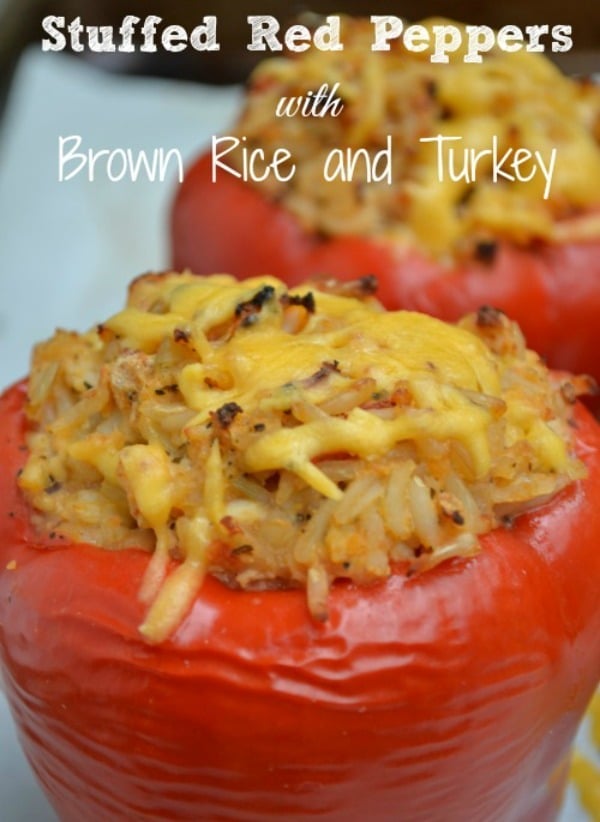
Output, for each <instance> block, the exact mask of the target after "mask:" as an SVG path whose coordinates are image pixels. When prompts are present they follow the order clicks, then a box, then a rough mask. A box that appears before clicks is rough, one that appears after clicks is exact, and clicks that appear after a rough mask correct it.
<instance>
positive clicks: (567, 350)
mask: <svg viewBox="0 0 600 822" xmlns="http://www.w3.org/2000/svg"><path fill="white" fill-rule="evenodd" d="M171 243H172V262H173V265H174V267H175V269H183V268H189V269H191V270H192V271H194V272H195V273H196V274H209V273H212V272H213V271H226V272H228V273H230V274H234V275H235V276H239V277H242V276H254V275H257V274H272V275H274V276H277V277H279V278H281V279H283V280H285V281H286V282H287V283H288V284H290V285H297V284H298V283H300V282H303V281H306V280H307V279H309V278H311V277H315V276H320V275H325V276H331V277H335V278H336V279H342V280H343V279H356V278H357V277H360V276H362V275H364V274H374V275H375V276H376V277H377V279H378V281H379V291H378V296H379V298H380V299H381V300H382V302H383V303H384V304H385V306H386V307H387V308H391V309H394V308H408V309H414V310H417V311H424V312H426V313H429V314H433V315H434V316H437V317H440V318H442V319H445V320H451V321H454V320H457V319H459V318H460V317H462V316H464V315H465V314H467V313H468V312H470V311H474V310H477V308H479V307H480V306H481V305H485V304H487V305H493V306H495V307H497V308H500V309H502V310H503V311H505V312H506V313H507V314H508V315H509V316H510V317H511V318H512V319H514V320H516V321H517V322H518V324H519V325H520V326H521V328H522V330H523V332H524V333H525V336H526V338H527V343H528V346H529V347H530V348H533V349H534V350H536V351H538V353H540V354H542V355H543V356H544V357H546V358H547V360H548V362H549V363H550V364H551V365H552V366H553V367H555V368H559V369H565V370H568V371H573V372H575V373H586V374H591V375H592V376H594V377H595V378H596V379H598V380H600V359H599V357H598V351H599V350H600V237H598V238H596V239H591V240H588V241H585V242H584V241H580V242H571V243H565V244H556V245H552V244H544V243H537V244H535V245H532V246H529V247H519V246H516V245H512V244H510V243H508V242H499V243H498V244H497V245H492V246H490V245H486V246H485V248H483V249H482V259H479V260H478V259H470V260H463V261H457V262H455V263H454V264H452V265H449V264H442V263H440V262H438V261H436V260H434V259H432V258H428V257H427V256H426V255H425V254H424V253H421V252H419V251H417V250H416V249H413V250H410V251H406V250H403V249H400V248H398V247H395V246H394V245H392V244H391V243H386V242H384V241H380V240H376V239H369V238H364V237H357V236H351V235H347V236H337V237H323V236H321V235H317V234H315V233H308V232H307V231H305V230H304V229H303V228H302V226H301V225H300V223H299V222H298V220H297V219H296V217H295V216H294V215H292V214H291V212H289V211H287V210H285V209H284V208H283V207H282V206H280V205H279V204H277V203H275V202H273V201H270V200H268V199H267V198H265V197H263V196H262V193H261V192H260V191H259V190H258V189H257V188H255V187H252V186H250V185H248V184H247V183H244V182H242V181H240V180H239V179H237V178H236V177H234V176H232V175H230V174H228V173H221V174H220V175H219V176H218V177H217V180H216V182H214V183H213V182H212V180H211V156H210V153H207V154H204V155H203V156H202V157H200V158H199V159H198V160H197V161H196V162H195V163H194V164H193V165H192V166H191V168H190V169H189V170H188V172H187V174H186V177H185V179H184V181H183V184H182V185H181V186H180V188H179V189H178V192H177V195H176V198H175V201H174V204H173V210H172V215H171Z"/></svg>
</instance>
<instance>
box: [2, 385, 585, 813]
mask: <svg viewBox="0 0 600 822" xmlns="http://www.w3.org/2000/svg"><path fill="white" fill-rule="evenodd" d="M24 403H25V387H24V386H23V385H19V386H16V387H14V388H12V389H11V390H9V391H8V392H6V393H5V394H4V395H3V396H2V397H1V398H0V423H1V425H0V431H1V432H2V433H1V434H0V449H1V451H0V453H1V454H2V466H3V469H2V472H1V473H0V649H1V659H2V665H3V669H4V679H5V688H6V693H7V696H8V699H9V702H10V705H11V708H12V711H13V714H14V717H15V719H16V722H17V725H18V728H19V733H20V738H21V741H22V744H23V746H24V749H25V752H26V754H27V757H28V759H29V761H30V762H31V764H32V766H33V768H34V770H35V772H36V774H37V776H38V778H39V779H40V781H41V783H42V785H43V787H44V789H45V790H46V792H47V794H48V796H49V798H50V801H51V802H52V803H53V805H54V807H55V808H56V810H57V812H58V813H59V815H60V817H61V819H62V820H65V822H70V821H71V820H72V822H75V820H76V822H86V821H87V822H97V820H99V819H114V820H117V819H127V820H142V819H143V820H151V819H152V820H154V819H169V820H176V819H195V820H196V819H198V820H200V819H203V820H204V819H206V820H209V819H210V820H213V819H214V820H216V819H223V820H225V819H227V820H269V819H272V820H281V819H289V820H308V819H313V818H319V819H322V820H327V821H328V822H334V821H335V822H342V820H343V822H348V821H349V820H350V821H351V822H352V820H355V821H356V822H359V821H360V822H362V821H363V820H364V819H371V820H379V821H380V822H382V821H383V820H386V822H389V821H390V820H397V819H410V820H411V821H415V822H416V820H427V822H436V820H440V822H441V820H443V822H452V821H453V820H456V822H459V821H460V822H481V820H482V819H486V820H508V819H513V820H516V819H530V820H539V822H549V820H551V819H552V818H554V815H555V813H556V812H557V808H558V805H559V801H560V797H561V792H562V789H563V786H564V780H565V777H566V772H567V760H568V755H569V748H570V745H571V742H572V740H573V736H574V734H575V731H576V728H577V724H578V722H579V719H580V718H581V715H582V713H583V711H584V708H585V706H586V704H587V702H588V700H589V699H590V697H591V695H592V692H593V690H594V687H595V685H596V684H597V682H598V679H599V678H600V603H599V600H598V580H599V579H600V551H598V542H599V539H600V506H599V505H598V500H599V499H600V429H599V427H598V425H597V423H596V422H595V421H594V420H593V418H592V417H591V416H590V415H589V414H588V413H587V412H586V411H585V410H584V409H583V408H581V407H577V408H576V411H575V419H574V425H576V441H577V449H578V452H579V455H580V456H581V458H582V459H583V460H584V461H585V463H586V464H587V467H588V472H589V473H588V476H587V478H586V479H584V480H582V481H579V482H577V483H574V484H573V485H571V486H570V487H568V488H567V489H565V490H564V491H563V492H561V493H560V494H559V496H557V497H556V498H554V499H553V500H552V501H551V502H550V503H548V504H546V505H545V506H544V507H541V508H539V509H538V510H536V511H534V512H532V513H529V514H526V515H523V516H521V517H519V518H518V519H517V520H516V521H515V522H514V525H513V527H512V528H511V529H508V530H505V529H498V530H495V531H492V532H491V533H489V534H487V535H485V536H484V537H483V538H482V540H481V542H482V551H481V553H480V554H479V555H478V556H476V557H475V558H471V559H453V560H450V561H448V562H446V563H444V564H442V565H440V566H438V567H437V568H435V569H433V570H431V571H428V572H426V573H423V574H422V575H420V576H416V577H412V578H410V579H407V578H406V577H405V576H401V575H392V576H391V577H390V578H389V579H388V580H387V581H385V582H384V583H382V584H377V585H373V586H372V587H367V588H364V587H359V586H356V585H352V584H347V583H336V584H334V586H333V589H332V592H331V594H330V600H329V602H330V618H329V620H328V621H327V622H326V623H323V624H321V623H316V622H315V621H313V620H311V618H310V617H309V616H308V614H307V609H306V603H305V594H304V592H303V591H298V590H288V591H267V592H249V591H246V592H242V591H233V590H230V589H228V588H226V587H224V586H223V585H222V584H221V583H220V582H218V581H217V580H216V579H213V578H208V579H207V580H206V582H205V584H204V586H203V587H202V589H201V592H200V594H199V595H198V597H197V599H196V601H195V604H194V606H193V608H192V611H191V613H190V614H189V616H188V617H187V618H186V619H185V621H184V622H183V623H182V624H181V626H180V627H179V629H178V630H177V631H176V633H175V634H174V635H173V637H172V638H171V639H170V640H168V641H166V642H164V643H163V644H161V645H148V644H146V643H145V642H144V641H143V639H142V638H141V637H140V635H139V633H138V625H139V624H140V622H141V620H142V618H143V614H144V607H145V606H144V605H143V604H142V603H141V602H140V601H139V600H138V596H137V593H138V589H139V585H140V581H141V579H142V576H143V574H144V570H145V568H146V566H147V563H148V560H149V555H148V554H147V553H145V552H143V551H141V550H140V551H137V550H123V551H110V550H104V549H102V548H98V547H94V546H91V545H83V544H70V543H69V542H68V541H66V540H64V539H60V538H58V537H54V538H53V537H52V535H51V534H50V535H49V536H48V537H45V538H41V537H39V536H38V535H36V533H35V532H34V530H33V527H32V526H31V524H30V511H29V509H28V507H27V504H26V502H25V501H24V499H23V497H22V496H21V494H20V493H19V490H18V488H17V483H16V475H17V472H18V471H19V469H20V467H21V466H22V465H23V463H24V460H25V457H26V453H25V450H26V449H25V446H24V435H25V425H26V424H25V417H24V413H23V406H24Z"/></svg>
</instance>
